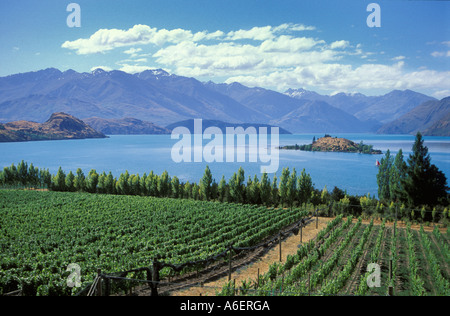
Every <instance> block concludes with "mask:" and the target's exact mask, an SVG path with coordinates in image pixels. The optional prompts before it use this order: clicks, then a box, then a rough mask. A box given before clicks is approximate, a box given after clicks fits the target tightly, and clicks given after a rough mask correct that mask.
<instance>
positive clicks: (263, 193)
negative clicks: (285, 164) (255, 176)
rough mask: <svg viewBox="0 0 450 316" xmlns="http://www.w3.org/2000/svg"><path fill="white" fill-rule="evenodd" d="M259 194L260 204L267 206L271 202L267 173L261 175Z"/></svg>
mask: <svg viewBox="0 0 450 316" xmlns="http://www.w3.org/2000/svg"><path fill="white" fill-rule="evenodd" d="M259 194H260V200H261V202H262V204H264V205H266V206H268V205H269V204H270V203H271V201H272V196H271V195H272V194H271V188H270V180H269V175H268V174H267V172H263V174H262V177H261V181H260V183H259Z"/></svg>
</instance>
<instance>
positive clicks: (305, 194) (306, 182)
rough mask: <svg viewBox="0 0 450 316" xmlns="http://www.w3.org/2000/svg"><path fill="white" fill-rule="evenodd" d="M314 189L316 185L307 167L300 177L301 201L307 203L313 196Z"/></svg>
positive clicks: (299, 190)
mask: <svg viewBox="0 0 450 316" xmlns="http://www.w3.org/2000/svg"><path fill="white" fill-rule="evenodd" d="M313 191H314V185H313V183H312V178H311V176H310V175H309V174H307V173H306V171H305V169H303V170H302V172H301V174H300V177H299V178H298V195H299V201H300V203H302V204H307V203H308V202H309V201H310V200H311V198H312V192H313Z"/></svg>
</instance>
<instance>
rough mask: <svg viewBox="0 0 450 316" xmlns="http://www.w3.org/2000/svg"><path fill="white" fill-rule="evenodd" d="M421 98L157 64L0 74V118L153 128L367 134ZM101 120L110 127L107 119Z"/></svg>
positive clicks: (426, 98)
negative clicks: (330, 91)
mask: <svg viewBox="0 0 450 316" xmlns="http://www.w3.org/2000/svg"><path fill="white" fill-rule="evenodd" d="M429 100H434V99H433V98H430V97H427V96H425V95H421V94H419V93H416V92H413V91H409V90H406V91H393V92H391V93H389V94H386V95H384V96H379V97H368V96H364V95H362V94H358V93H356V94H346V93H339V94H335V95H332V96H323V95H320V94H318V93H316V92H312V91H306V90H303V89H298V90H288V91H287V92H286V93H279V92H276V91H272V90H268V89H263V88H258V87H255V88H249V87H246V86H244V85H242V84H239V83H232V84H216V83H213V82H207V83H202V82H200V81H198V80H197V79H194V78H188V77H182V76H177V75H173V74H169V73H167V72H166V71H164V70H162V69H155V70H147V71H144V72H141V73H137V74H134V75H133V74H128V73H125V72H122V71H117V70H114V71H108V72H107V71H104V70H102V69H96V70H95V71H93V72H91V73H78V72H76V71H73V70H67V71H64V72H61V71H59V70H58V69H54V68H49V69H45V70H40V71H36V72H29V73H24V74H16V75H11V76H7V77H2V78H0V122H11V121H18V120H27V121H34V122H41V123H42V122H44V121H45V120H46V119H47V118H48V117H49V116H50V115H51V114H52V113H55V112H64V113H68V114H70V115H73V116H75V117H77V118H80V119H88V118H93V117H97V118H101V119H105V120H121V119H122V118H124V117H128V118H138V119H139V120H141V121H145V122H152V123H153V124H155V125H156V126H167V125H170V124H173V123H175V122H180V121H185V120H190V119H196V118H202V119H204V120H216V121H222V122H229V123H235V124H244V123H248V124H250V123H251V124H254V125H255V124H268V125H277V126H280V127H283V128H285V129H286V130H289V131H290V132H293V133H299V132H315V131H318V130H321V131H327V132H330V133H333V132H342V131H346V132H371V131H374V130H377V129H378V128H380V126H381V125H382V124H381V122H383V123H387V122H389V121H392V120H394V119H396V118H398V117H400V116H401V115H403V114H405V113H407V112H408V111H410V110H411V109H413V108H414V107H416V106H418V105H419V104H421V103H423V102H424V101H429ZM98 124H100V123H98ZM105 124H106V123H105V122H103V125H102V126H105ZM108 124H109V126H111V128H112V124H113V121H109V123H108ZM114 124H116V125H115V128H119V126H122V127H123V128H124V129H123V130H122V132H124V133H125V132H131V131H132V130H134V132H137V131H138V130H141V131H142V130H143V129H144V127H143V126H142V123H139V122H137V121H134V122H133V123H132V124H136V126H135V128H131V125H132V124H131V122H128V123H124V122H121V123H119V122H115V123H114ZM117 124H118V125H117ZM123 124H125V125H127V124H128V127H127V128H125V127H124V125H123ZM99 126H100V125H99ZM110 131H113V130H110ZM122 132H121V133H122Z"/></svg>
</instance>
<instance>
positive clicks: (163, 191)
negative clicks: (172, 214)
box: [158, 170, 171, 197]
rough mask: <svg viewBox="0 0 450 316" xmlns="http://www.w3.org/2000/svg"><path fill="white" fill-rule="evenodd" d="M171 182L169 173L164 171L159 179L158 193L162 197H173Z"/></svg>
mask: <svg viewBox="0 0 450 316" xmlns="http://www.w3.org/2000/svg"><path fill="white" fill-rule="evenodd" d="M170 181H171V180H170V177H169V173H168V172H167V170H164V172H163V173H162V174H161V176H160V177H159V179H158V191H159V196H160V197H168V196H170V195H171V192H170V190H171V187H170Z"/></svg>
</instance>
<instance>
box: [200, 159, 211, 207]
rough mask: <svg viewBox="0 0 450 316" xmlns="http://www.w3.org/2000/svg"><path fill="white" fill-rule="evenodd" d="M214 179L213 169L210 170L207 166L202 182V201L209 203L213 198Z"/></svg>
mask: <svg viewBox="0 0 450 316" xmlns="http://www.w3.org/2000/svg"><path fill="white" fill-rule="evenodd" d="M212 181H213V178H212V173H211V169H209V166H206V168H205V172H204V173H203V177H202V179H201V180H200V196H201V199H202V200H206V201H209V200H210V198H211V184H212Z"/></svg>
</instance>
